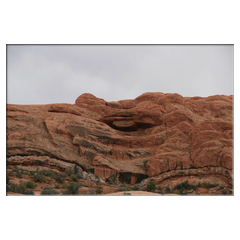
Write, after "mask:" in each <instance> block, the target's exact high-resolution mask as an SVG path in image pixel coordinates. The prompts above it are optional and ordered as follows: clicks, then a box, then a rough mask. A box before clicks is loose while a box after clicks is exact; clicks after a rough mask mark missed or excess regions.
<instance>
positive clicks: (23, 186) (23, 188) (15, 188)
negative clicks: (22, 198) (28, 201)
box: [8, 183, 34, 195]
mask: <svg viewBox="0 0 240 240" xmlns="http://www.w3.org/2000/svg"><path fill="white" fill-rule="evenodd" d="M8 190H9V192H15V193H21V194H26V195H34V192H33V191H32V190H29V189H27V183H20V184H19V185H17V184H16V183H13V184H12V185H11V188H10V189H8Z"/></svg>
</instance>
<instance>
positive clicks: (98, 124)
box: [7, 92, 233, 185]
mask: <svg viewBox="0 0 240 240" xmlns="http://www.w3.org/2000/svg"><path fill="white" fill-rule="evenodd" d="M232 111H233V96H224V95H216V96H210V97H206V98H203V97H182V96H180V95H179V94H164V93H160V92H156V93H144V94H142V95H141V96H139V97H137V98H136V99H134V100H123V101H118V102H106V101H105V100H103V99H100V98H97V97H95V96H93V95H92V94H88V93H85V94H82V95H81V96H79V97H78V98H77V100H76V102H75V104H48V105H13V104H7V166H11V165H18V164H20V165H39V166H47V167H49V168H56V169H60V170H61V169H62V170H63V169H65V168H68V167H69V164H71V165H75V164H76V165H77V166H78V167H79V168H81V169H82V171H85V172H88V173H92V174H95V175H97V176H98V177H99V178H100V179H105V178H108V177H109V176H111V175H112V174H116V176H117V179H118V181H120V182H125V183H128V184H139V183H141V182H142V181H143V180H144V179H156V183H159V182H161V181H163V180H165V179H167V178H168V179H169V178H177V177H179V176H181V175H188V176H197V175H203V176H206V175H207V176H210V175H211V176H214V177H215V178H219V179H222V181H224V182H226V184H228V185H232V184H233V112H232ZM19 156H20V157H19ZM145 181H147V180H145Z"/></svg>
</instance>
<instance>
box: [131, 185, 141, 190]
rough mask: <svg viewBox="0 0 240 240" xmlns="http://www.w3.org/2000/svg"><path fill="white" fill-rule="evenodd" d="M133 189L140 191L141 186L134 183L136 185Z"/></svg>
mask: <svg viewBox="0 0 240 240" xmlns="http://www.w3.org/2000/svg"><path fill="white" fill-rule="evenodd" d="M132 190H134V191H140V188H139V186H137V185H134V186H133V187H132Z"/></svg>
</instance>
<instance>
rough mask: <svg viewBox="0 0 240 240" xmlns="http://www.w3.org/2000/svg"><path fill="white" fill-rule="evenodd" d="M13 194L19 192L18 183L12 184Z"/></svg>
mask: <svg viewBox="0 0 240 240" xmlns="http://www.w3.org/2000/svg"><path fill="white" fill-rule="evenodd" d="M11 192H15V193H17V192H18V185H17V184H16V183H12V185H11Z"/></svg>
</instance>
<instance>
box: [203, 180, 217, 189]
mask: <svg viewBox="0 0 240 240" xmlns="http://www.w3.org/2000/svg"><path fill="white" fill-rule="evenodd" d="M216 186H217V184H212V183H209V182H207V183H203V187H204V188H206V189H210V188H213V187H216Z"/></svg>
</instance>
